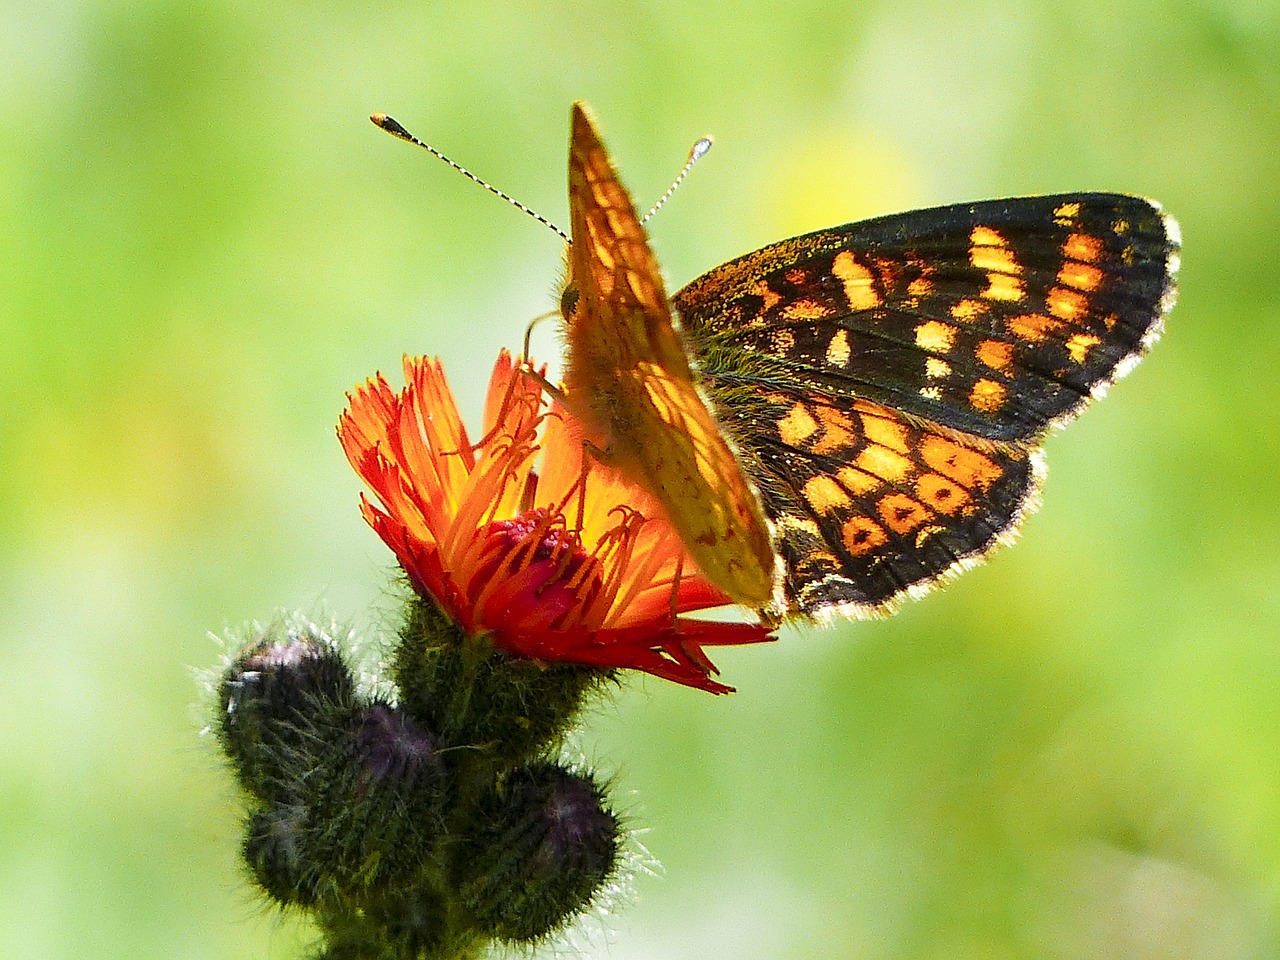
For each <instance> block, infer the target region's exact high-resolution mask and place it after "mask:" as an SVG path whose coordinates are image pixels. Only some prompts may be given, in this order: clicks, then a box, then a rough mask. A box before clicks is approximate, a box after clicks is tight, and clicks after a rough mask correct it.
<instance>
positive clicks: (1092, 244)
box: [1062, 233, 1102, 263]
mask: <svg viewBox="0 0 1280 960" xmlns="http://www.w3.org/2000/svg"><path fill="white" fill-rule="evenodd" d="M1062 255H1063V256H1064V257H1068V258H1070V259H1072V260H1083V261H1085V262H1086V263H1093V262H1094V261H1095V260H1097V259H1098V258H1099V257H1100V256H1102V241H1101V240H1099V239H1098V238H1097V237H1093V236H1090V235H1089V234H1087V233H1073V234H1071V235H1070V236H1068V237H1067V239H1066V240H1065V241H1063V244H1062Z"/></svg>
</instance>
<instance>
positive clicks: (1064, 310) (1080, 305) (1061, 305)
mask: <svg viewBox="0 0 1280 960" xmlns="http://www.w3.org/2000/svg"><path fill="white" fill-rule="evenodd" d="M1044 301H1045V305H1046V306H1047V307H1048V308H1049V312H1050V313H1051V314H1053V315H1054V316H1055V317H1061V318H1062V319H1063V320H1075V319H1077V318H1079V317H1081V316H1084V315H1085V314H1086V313H1088V312H1089V298H1088V297H1086V296H1085V295H1084V294H1083V293H1079V292H1077V291H1075V290H1069V289H1067V288H1066V287H1054V288H1053V289H1051V290H1050V291H1049V292H1048V293H1047V294H1045V298H1044Z"/></svg>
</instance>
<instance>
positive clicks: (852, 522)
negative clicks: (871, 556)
mask: <svg viewBox="0 0 1280 960" xmlns="http://www.w3.org/2000/svg"><path fill="white" fill-rule="evenodd" d="M840 539H841V541H842V542H843V543H844V548H845V549H846V550H848V551H849V552H850V553H851V554H853V555H854V556H855V557H862V556H865V555H866V554H868V553H870V552H871V551H873V550H875V549H877V548H879V547H883V546H884V545H885V544H886V543H888V542H889V534H887V533H885V530H884V527H882V526H880V524H878V523H876V522H875V521H874V520H872V519H871V518H870V517H863V516H854V517H850V518H849V519H848V520H846V521H845V522H844V524H843V525H842V526H841V527H840Z"/></svg>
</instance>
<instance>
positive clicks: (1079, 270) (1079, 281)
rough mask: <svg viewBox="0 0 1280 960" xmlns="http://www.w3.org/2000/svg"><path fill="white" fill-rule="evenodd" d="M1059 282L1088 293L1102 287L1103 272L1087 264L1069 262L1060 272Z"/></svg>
mask: <svg viewBox="0 0 1280 960" xmlns="http://www.w3.org/2000/svg"><path fill="white" fill-rule="evenodd" d="M1058 282H1059V283H1061V284H1063V285H1064V286H1068V287H1075V288H1076V289H1077V290H1083V291H1085V292H1086V293H1088V292H1091V291H1093V290H1097V289H1098V287H1099V286H1101V285H1102V271H1101V270H1099V269H1098V268H1097V267H1095V266H1092V265H1090V264H1087V263H1079V262H1077V261H1075V260H1068V261H1067V262H1066V263H1064V264H1063V265H1062V269H1061V270H1059V271H1058Z"/></svg>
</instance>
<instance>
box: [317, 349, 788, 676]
mask: <svg viewBox="0 0 1280 960" xmlns="http://www.w3.org/2000/svg"><path fill="white" fill-rule="evenodd" d="M404 374H405V383H406V386H405V388H404V389H403V390H401V391H399V392H397V391H394V390H393V389H392V388H391V387H390V386H389V385H388V383H387V381H386V380H385V379H384V378H383V377H382V376H381V375H379V376H378V377H376V378H374V379H372V380H369V381H368V382H366V383H365V384H364V385H363V386H361V387H359V388H358V389H356V390H355V391H354V392H352V393H351V394H349V401H350V402H349V406H348V408H347V410H346V411H345V412H344V413H343V415H342V418H341V420H340V422H339V424H338V435H339V437H340V439H341V441H342V445H343V449H344V450H345V451H346V454H347V458H348V459H349V460H350V461H351V464H352V466H353V467H355V469H356V472H357V473H359V474H360V476H361V478H362V479H363V480H364V482H365V483H366V484H367V485H368V487H369V490H370V491H371V492H372V494H373V499H370V498H369V497H368V496H365V495H363V494H362V495H361V511H362V513H363V514H364V517H365V519H366V520H367V521H368V523H369V525H370V526H371V527H373V529H374V530H375V531H377V533H378V535H379V536H381V537H382V539H383V540H384V541H385V542H386V544H387V545H388V546H389V547H390V548H391V549H392V550H393V551H394V552H395V555H396V557H397V559H398V560H399V561H400V565H401V566H402V567H403V568H404V571H405V573H406V574H407V576H408V578H409V580H410V582H411V583H412V585H413V587H414V589H415V590H416V591H417V592H418V593H419V594H420V595H421V596H423V597H425V598H429V599H430V600H432V601H433V602H434V603H435V604H436V605H438V607H439V609H440V610H441V611H442V612H443V613H444V614H445V615H446V616H447V617H448V618H449V619H450V620H451V621H452V622H453V623H454V624H456V625H457V626H458V627H459V628H460V629H461V631H462V632H463V634H464V635H466V636H468V637H480V636H484V637H487V638H489V640H490V641H491V642H492V644H493V646H494V647H495V648H498V649H501V650H503V651H505V652H506V653H507V654H510V655H513V656H516V657H523V658H530V659H533V660H537V661H542V662H552V663H554V662H564V663H574V664H584V665H589V666H593V667H600V668H606V669H614V668H628V669H634V670H643V671H645V672H646V673H651V674H653V675H654V676H658V677H662V678H664V679H666V680H673V681H675V682H676V683H682V684H685V685H687V686H691V687H697V688H699V689H701V690H706V691H708V692H711V693H725V692H728V691H730V690H731V689H732V688H731V687H728V686H726V685H724V684H722V683H719V682H718V681H716V680H714V679H713V674H715V673H716V672H717V671H716V668H715V666H714V665H713V664H712V663H711V660H710V659H709V658H708V656H707V654H706V652H705V650H704V648H705V647H710V646H719V645H726V644H741V643H754V642H758V641H761V640H766V639H769V631H768V628H767V627H765V626H763V625H761V624H756V623H725V622H720V621H708V620H698V619H688V618H685V617H683V616H681V615H682V614H685V613H689V612H692V611H697V610H704V609H707V608H710V607H716V606H721V605H724V604H725V603H727V602H728V597H727V596H726V595H725V594H724V593H723V592H722V591H720V590H719V589H718V588H717V587H715V586H713V585H712V584H711V583H710V581H708V580H707V579H705V578H704V577H703V576H701V574H699V573H698V571H697V569H696V567H695V566H694V564H693V561H692V560H691V559H690V557H689V554H688V553H687V551H686V550H685V548H684V546H683V544H682V543H681V542H680V539H679V537H678V536H677V535H676V533H675V532H674V531H673V529H672V528H671V526H670V525H669V524H668V523H667V521H666V520H665V518H664V517H663V515H662V512H661V509H660V508H659V507H658V506H657V504H656V503H655V502H654V501H653V499H651V498H650V497H649V496H648V495H647V494H646V493H644V492H643V491H642V490H640V489H638V488H636V487H634V486H631V485H630V484H628V483H626V482H625V481H623V480H622V479H621V478H620V477H619V476H618V475H617V474H615V473H613V472H612V471H609V470H607V469H605V468H603V467H602V466H601V465H600V464H599V463H597V462H596V461H595V459H594V457H592V455H591V454H590V453H589V452H587V446H586V444H585V443H584V441H583V439H582V434H581V431H580V428H579V427H578V425H577V424H576V423H575V421H574V420H573V418H572V417H571V416H570V415H569V414H568V412H567V411H565V410H564V409H563V408H562V407H560V406H559V405H558V404H553V403H549V402H548V401H547V399H546V397H545V391H544V387H543V383H544V381H543V380H542V378H541V376H540V375H537V374H534V372H533V371H532V370H531V369H530V368H527V367H526V368H525V369H521V367H520V365H518V364H517V362H516V361H515V360H513V358H512V357H511V355H510V354H508V353H506V352H505V351H504V352H503V353H502V354H501V355H500V356H499V358H498V361H497V364H496V365H495V367H494V370H493V375H492V378H491V380H490V384H489V392H488V398H487V401H486V405H485V414H484V424H483V429H482V431H481V434H480V439H479V440H478V441H476V442H473V441H472V440H471V439H470V437H469V436H468V433H467V430H466V428H465V427H464V426H463V423H462V419H461V417H460V416H459V414H458V409H457V406H456V404H455V402H454V399H453V394H452V392H451V391H450V389H449V386H448V383H447V382H446V380H445V375H444V370H443V368H442V366H441V365H440V363H439V361H438V360H431V359H427V358H424V357H406V358H405V360H404Z"/></svg>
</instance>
